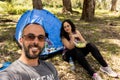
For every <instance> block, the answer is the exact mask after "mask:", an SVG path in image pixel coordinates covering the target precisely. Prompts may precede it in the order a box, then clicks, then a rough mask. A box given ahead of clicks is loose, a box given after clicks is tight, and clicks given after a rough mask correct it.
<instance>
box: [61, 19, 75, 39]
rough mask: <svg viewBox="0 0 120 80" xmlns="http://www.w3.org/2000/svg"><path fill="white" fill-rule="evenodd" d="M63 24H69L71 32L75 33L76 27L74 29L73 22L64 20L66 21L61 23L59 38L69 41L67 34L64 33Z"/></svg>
mask: <svg viewBox="0 0 120 80" xmlns="http://www.w3.org/2000/svg"><path fill="white" fill-rule="evenodd" d="M65 22H67V23H69V24H70V25H71V29H72V32H75V29H76V27H75V25H74V24H73V22H72V21H71V20H70V19H66V20H64V21H63V22H62V25H61V30H60V37H61V38H62V37H64V38H66V39H67V40H70V38H69V35H68V33H67V32H65V30H64V23H65Z"/></svg>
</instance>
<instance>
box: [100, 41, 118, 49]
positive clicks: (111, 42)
mask: <svg viewBox="0 0 120 80" xmlns="http://www.w3.org/2000/svg"><path fill="white" fill-rule="evenodd" d="M101 41H102V42H108V43H110V44H115V45H117V46H119V47H120V40H118V39H103V40H101Z"/></svg>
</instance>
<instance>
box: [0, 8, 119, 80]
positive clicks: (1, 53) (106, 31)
mask: <svg viewBox="0 0 120 80" xmlns="http://www.w3.org/2000/svg"><path fill="white" fill-rule="evenodd" d="M53 13H54V14H55V15H56V16H57V17H58V18H59V19H60V20H61V21H63V20H64V19H68V18H69V19H71V20H72V21H73V22H74V23H75V25H76V27H77V28H78V29H79V31H80V32H81V34H82V35H83V36H84V38H85V39H86V40H87V41H88V42H92V43H94V44H95V45H96V46H97V47H98V48H99V50H100V52H101V54H102V55H103V57H104V59H105V60H106V61H107V63H108V64H109V65H110V66H111V67H112V68H113V70H114V71H116V72H117V73H118V74H120V13H119V12H108V11H102V10H101V11H96V14H95V20H94V21H92V22H84V21H81V20H80V16H81V13H79V14H77V13H73V14H61V13H57V12H53ZM19 17H20V15H3V14H0V63H3V62H5V61H11V62H13V61H14V60H16V59H18V58H19V56H20V49H19V48H18V46H17V44H16V43H15V41H13V35H14V33H15V26H16V23H17V21H18V19H19ZM86 59H87V60H88V61H89V63H90V64H91V66H92V67H93V69H95V71H97V72H98V73H99V74H100V75H101V77H102V78H103V79H104V80H120V79H117V78H112V77H109V76H107V75H106V74H105V73H102V72H101V71H100V70H99V67H100V65H99V63H98V62H97V61H96V60H95V59H94V58H93V57H91V54H89V55H88V56H87V57H86ZM47 61H50V62H52V63H53V64H54V65H55V67H56V69H57V70H58V74H59V77H60V80H92V79H91V77H90V76H89V75H88V74H87V72H86V71H85V70H84V69H83V68H82V66H80V65H78V64H77V63H76V70H75V71H74V72H73V71H71V70H70V65H69V64H68V63H67V62H65V61H63V60H62V57H61V54H58V55H56V56H54V57H52V58H50V59H47Z"/></svg>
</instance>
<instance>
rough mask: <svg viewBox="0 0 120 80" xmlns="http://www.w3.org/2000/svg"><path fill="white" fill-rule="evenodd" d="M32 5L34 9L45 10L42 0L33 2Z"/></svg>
mask: <svg viewBox="0 0 120 80" xmlns="http://www.w3.org/2000/svg"><path fill="white" fill-rule="evenodd" d="M32 3H33V9H43V5H42V1H41V0H32Z"/></svg>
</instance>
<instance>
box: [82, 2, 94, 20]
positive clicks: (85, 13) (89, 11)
mask: <svg viewBox="0 0 120 80" xmlns="http://www.w3.org/2000/svg"><path fill="white" fill-rule="evenodd" d="M94 14H95V0H84V3H83V10H82V16H81V20H85V21H92V20H93V19H94Z"/></svg>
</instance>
